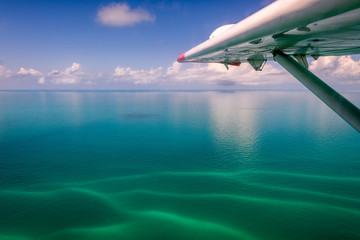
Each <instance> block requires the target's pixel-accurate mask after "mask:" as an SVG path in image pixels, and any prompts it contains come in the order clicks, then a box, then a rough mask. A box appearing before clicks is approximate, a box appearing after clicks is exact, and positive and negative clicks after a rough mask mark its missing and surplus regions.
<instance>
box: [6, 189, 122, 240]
mask: <svg viewBox="0 0 360 240" xmlns="http://www.w3.org/2000/svg"><path fill="white" fill-rule="evenodd" d="M0 206H1V208H0V216H1V218H0V229H1V232H2V233H8V234H15V233H18V232H21V233H26V234H27V235H29V236H32V237H33V239H35V238H36V237H38V236H43V235H44V234H50V233H53V232H56V231H59V230H62V229H67V228H71V227H74V226H77V227H81V226H83V227H91V226H101V225H107V224H109V223H113V222H119V221H124V219H126V218H127V216H126V213H124V212H121V211H120V210H119V209H116V208H114V206H113V205H112V204H111V203H110V202H109V201H108V200H106V197H104V196H101V195H99V194H96V193H94V192H92V191H88V190H82V189H62V190H57V191H50V192H20V191H18V192H15V191H13V192H11V191H2V192H0Z"/></svg>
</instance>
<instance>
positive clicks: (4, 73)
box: [0, 65, 12, 79]
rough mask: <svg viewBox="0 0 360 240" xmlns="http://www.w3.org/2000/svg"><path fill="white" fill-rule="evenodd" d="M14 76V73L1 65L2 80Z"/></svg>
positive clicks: (0, 77)
mask: <svg viewBox="0 0 360 240" xmlns="http://www.w3.org/2000/svg"><path fill="white" fill-rule="evenodd" d="M11 75H12V72H11V71H10V70H8V69H6V68H5V67H4V66H1V65H0V79H2V78H8V77H10V76H11Z"/></svg>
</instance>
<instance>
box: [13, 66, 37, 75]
mask: <svg viewBox="0 0 360 240" xmlns="http://www.w3.org/2000/svg"><path fill="white" fill-rule="evenodd" d="M17 74H19V75H30V76H36V77H38V76H42V75H43V73H42V72H39V71H37V70H35V69H32V68H29V69H28V70H26V69H25V68H23V67H22V68H20V70H19V71H18V72H17Z"/></svg>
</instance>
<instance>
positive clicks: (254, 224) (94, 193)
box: [0, 171, 360, 239]
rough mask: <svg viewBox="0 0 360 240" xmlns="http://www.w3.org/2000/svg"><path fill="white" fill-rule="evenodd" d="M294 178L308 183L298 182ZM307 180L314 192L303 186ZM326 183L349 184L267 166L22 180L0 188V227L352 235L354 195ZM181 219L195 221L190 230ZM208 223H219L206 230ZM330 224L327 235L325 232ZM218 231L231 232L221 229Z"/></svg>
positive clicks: (44, 231) (104, 235)
mask: <svg viewBox="0 0 360 240" xmlns="http://www.w3.org/2000/svg"><path fill="white" fill-rule="evenodd" d="M274 178H275V179H274ZM304 179H305V180H304ZM288 181H290V183H289V182H288ZM291 181H295V182H291ZM296 181H297V182H296ZM299 181H305V182H306V181H309V182H308V183H306V184H304V185H301V184H300V183H298V182H299ZM312 182H315V183H316V185H317V188H316V189H317V191H315V190H314V188H313V187H311V186H309V183H312ZM331 182H333V183H334V184H340V186H345V187H349V186H350V185H351V184H352V182H351V181H350V180H349V179H343V178H341V179H339V180H337V179H332V178H331V177H329V176H327V177H325V178H319V177H314V178H312V177H311V176H310V175H306V174H305V175H303V174H294V175H292V174H290V175H288V174H286V173H281V172H280V173H276V172H266V171H243V172H154V173H149V174H140V175H132V176H120V177H111V178H103V179H94V180H91V181H78V182H58V183H51V182H50V183H47V184H36V185H33V186H27V191H23V190H13V191H0V204H1V206H2V208H1V209H0V214H1V216H6V218H5V219H6V220H5V219H0V231H1V232H2V233H4V234H6V235H12V234H14V235H16V233H17V232H22V233H26V236H30V239H34V238H35V237H37V238H38V239H43V238H44V239H117V238H119V239H158V238H159V236H165V237H166V238H167V239H180V238H181V237H183V238H187V239H195V238H197V239H216V238H215V237H214V238H211V237H212V236H217V237H218V239H236V237H237V239H242V238H245V239H306V238H307V236H316V237H317V239H326V238H328V239H332V238H333V237H334V236H336V237H339V238H340V237H341V238H343V237H344V236H357V235H358V234H359V230H358V227H357V226H359V225H360V210H359V209H360V208H359V206H360V201H359V199H357V198H354V197H352V196H347V195H346V194H345V195H344V194H340V193H335V194H333V193H329V192H327V187H326V186H325V185H326V184H329V183H331ZM354 184H355V185H356V184H357V182H356V181H355V183H354ZM323 185H324V186H325V187H324V188H322V187H319V186H323ZM49 189H53V190H49ZM30 190H31V191H30ZM158 215H159V216H158ZM176 219H177V220H176ZM168 222H169V223H168ZM186 222H188V223H192V225H195V226H198V227H194V228H191V229H190V228H189V227H188V225H191V224H188V225H187V224H185V223H186ZM195 223H197V224H195ZM207 223H209V224H207ZM162 225H164V226H166V227H167V228H166V230H164V227H161V226H162ZM201 225H204V226H207V227H205V228H201V227H199V226H201ZM209 226H211V228H212V229H213V228H214V229H217V228H216V227H215V226H221V227H220V228H219V229H220V230H219V229H217V230H216V231H218V233H212V234H210V236H209V235H207V234H206V232H211V231H209V230H206V229H207V228H208V227H209ZM329 227H330V228H331V229H332V231H331V234H330V233H327V232H326V229H329ZM136 229H137V231H136ZM168 229H172V230H171V231H170V230H168ZM181 229H185V230H186V231H185V230H181ZM204 229H205V230H204ZM221 229H222V230H221ZM224 229H228V230H229V231H230V230H234V231H235V232H236V234H235V235H232V234H228V235H226V234H227V233H226V231H225V230H224ZM259 229H261V231H259ZM223 230H224V231H223ZM199 232H200V233H199ZM230 232H231V231H230ZM244 233H246V234H244ZM279 233H281V236H280V235H279ZM249 236H251V237H249ZM279 236H280V237H279ZM0 239H1V237H0ZM333 239H336V238H333Z"/></svg>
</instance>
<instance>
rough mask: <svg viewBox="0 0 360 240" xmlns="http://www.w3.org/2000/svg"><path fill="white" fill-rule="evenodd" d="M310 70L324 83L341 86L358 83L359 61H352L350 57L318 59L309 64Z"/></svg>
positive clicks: (359, 73)
mask: <svg viewBox="0 0 360 240" xmlns="http://www.w3.org/2000/svg"><path fill="white" fill-rule="evenodd" d="M310 70H311V71H313V72H314V73H315V74H317V75H319V76H320V77H322V78H324V80H325V81H326V80H330V81H334V82H336V83H341V84H358V83H360V79H359V77H360V61H356V60H354V59H353V58H352V57H351V56H341V57H320V58H319V59H318V60H316V61H313V62H312V63H311V65H310Z"/></svg>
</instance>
